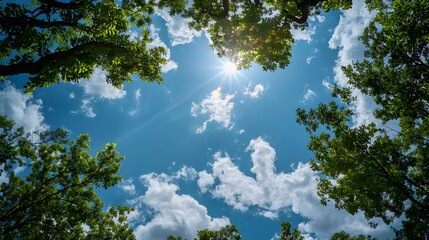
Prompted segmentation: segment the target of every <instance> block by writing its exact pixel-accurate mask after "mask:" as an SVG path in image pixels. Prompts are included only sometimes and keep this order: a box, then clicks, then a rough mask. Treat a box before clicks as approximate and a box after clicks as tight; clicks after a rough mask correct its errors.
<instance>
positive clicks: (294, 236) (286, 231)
mask: <svg viewBox="0 0 429 240" xmlns="http://www.w3.org/2000/svg"><path fill="white" fill-rule="evenodd" d="M280 226H281V228H282V234H281V235H280V238H279V239H280V240H304V236H302V235H301V232H300V231H299V230H298V229H296V228H295V229H294V230H293V231H292V232H291V231H290V228H291V226H292V224H291V223H290V222H284V223H281V224H280Z"/></svg>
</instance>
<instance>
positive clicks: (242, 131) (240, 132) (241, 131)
mask: <svg viewBox="0 0 429 240" xmlns="http://www.w3.org/2000/svg"><path fill="white" fill-rule="evenodd" d="M245 132H246V130H244V129H240V131H238V133H239V134H240V135H241V134H243V133H245Z"/></svg>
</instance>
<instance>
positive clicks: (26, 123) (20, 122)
mask: <svg viewBox="0 0 429 240" xmlns="http://www.w3.org/2000/svg"><path fill="white" fill-rule="evenodd" d="M42 105H43V102H42V100H40V99H33V97H32V96H30V95H28V94H25V93H23V92H21V91H20V90H18V89H16V88H15V87H14V86H13V85H11V84H10V83H9V82H5V83H4V84H3V88H1V89H0V115H6V116H7V117H8V118H9V119H11V120H13V121H14V122H15V123H16V126H17V127H24V129H25V131H27V132H34V131H44V130H48V129H49V126H48V125H46V124H45V123H43V120H44V119H45V117H44V116H43V113H42V107H43V106H42Z"/></svg>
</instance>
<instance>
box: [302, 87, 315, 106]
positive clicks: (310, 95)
mask: <svg viewBox="0 0 429 240" xmlns="http://www.w3.org/2000/svg"><path fill="white" fill-rule="evenodd" d="M316 96H317V94H316V93H315V92H314V91H313V90H311V89H307V91H306V92H305V94H304V96H303V97H302V98H301V102H302V103H306V102H308V101H310V100H313V99H314V98H315V97H316Z"/></svg>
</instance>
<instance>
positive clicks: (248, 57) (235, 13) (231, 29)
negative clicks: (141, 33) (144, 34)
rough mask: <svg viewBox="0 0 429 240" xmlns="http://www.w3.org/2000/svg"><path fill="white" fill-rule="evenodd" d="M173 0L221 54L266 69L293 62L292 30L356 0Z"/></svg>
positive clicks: (241, 65)
mask: <svg viewBox="0 0 429 240" xmlns="http://www.w3.org/2000/svg"><path fill="white" fill-rule="evenodd" d="M161 2H163V1H161ZM171 2H174V3H175V4H174V7H172V8H173V9H175V10H176V11H174V12H182V11H183V12H184V13H183V15H184V16H185V17H188V18H190V19H192V21H191V23H190V26H191V27H193V28H195V29H197V30H202V29H205V30H206V31H207V32H208V33H209V34H210V40H211V47H212V49H213V50H215V51H216V52H217V54H218V56H219V57H223V56H225V57H228V58H229V59H231V60H232V61H233V62H235V63H237V64H238V66H239V67H244V68H248V67H250V65H251V64H252V63H257V64H260V65H261V66H262V68H263V69H264V70H275V69H277V68H284V67H286V66H287V65H288V64H289V60H290V58H291V48H292V45H293V43H294V39H293V36H292V32H291V31H292V30H293V29H304V28H305V27H307V25H308V24H307V22H308V21H307V20H308V18H309V17H310V16H314V15H316V14H318V13H320V10H321V9H323V10H325V11H328V10H331V9H339V8H343V9H346V8H349V7H350V6H351V3H352V1H351V0H287V1H278V0H266V1H260V0H254V1H249V0H234V1H232V0H217V1H211V0H194V1H192V5H191V6H190V7H189V8H186V9H185V4H184V2H185V1H184V0H176V1H171ZM180 7H182V8H183V9H182V10H181V11H180V10H178V9H180ZM174 12H173V13H174Z"/></svg>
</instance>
